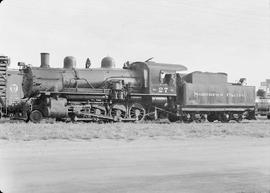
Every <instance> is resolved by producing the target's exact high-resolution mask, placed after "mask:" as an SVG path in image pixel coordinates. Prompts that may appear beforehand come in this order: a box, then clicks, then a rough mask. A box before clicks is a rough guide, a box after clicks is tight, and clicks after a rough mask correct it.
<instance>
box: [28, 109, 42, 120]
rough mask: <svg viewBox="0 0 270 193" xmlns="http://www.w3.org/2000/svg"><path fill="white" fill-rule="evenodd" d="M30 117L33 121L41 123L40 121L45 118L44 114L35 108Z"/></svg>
mask: <svg viewBox="0 0 270 193" xmlns="http://www.w3.org/2000/svg"><path fill="white" fill-rule="evenodd" d="M29 118H30V120H31V121H32V122H33V123H40V121H41V120H42V119H43V115H42V113H41V112H40V111H39V110H33V111H32V112H31V113H30V116H29Z"/></svg>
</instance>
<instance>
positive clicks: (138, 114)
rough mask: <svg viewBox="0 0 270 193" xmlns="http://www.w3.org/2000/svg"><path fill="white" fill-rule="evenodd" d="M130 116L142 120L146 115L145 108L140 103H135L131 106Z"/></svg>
mask: <svg viewBox="0 0 270 193" xmlns="http://www.w3.org/2000/svg"><path fill="white" fill-rule="evenodd" d="M129 116H130V118H132V119H136V121H142V120H143V119H144V117H145V109H144V108H143V106H142V105H141V104H139V103H134V104H132V105H131V106H130V108H129Z"/></svg>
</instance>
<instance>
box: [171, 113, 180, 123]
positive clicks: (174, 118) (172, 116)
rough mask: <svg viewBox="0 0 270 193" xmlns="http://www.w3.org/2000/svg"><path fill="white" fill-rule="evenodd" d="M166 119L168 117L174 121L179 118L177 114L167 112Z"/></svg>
mask: <svg viewBox="0 0 270 193" xmlns="http://www.w3.org/2000/svg"><path fill="white" fill-rule="evenodd" d="M168 119H169V121H170V122H176V121H178V120H179V117H177V116H176V115H174V114H169V115H168Z"/></svg>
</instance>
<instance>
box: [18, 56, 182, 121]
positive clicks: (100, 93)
mask: <svg viewBox="0 0 270 193" xmlns="http://www.w3.org/2000/svg"><path fill="white" fill-rule="evenodd" d="M114 66H115V64H114V61H113V59H112V58H110V57H105V58H104V59H103V60H102V62H101V68H86V69H78V68H76V61H75V59H74V58H73V57H66V58H65V59H64V67H63V68H51V67H50V64H49V54H48V53H42V54H41V66H40V67H31V66H26V65H24V66H23V68H22V72H23V82H22V87H23V92H24V98H28V99H29V104H30V107H31V108H30V110H29V112H28V114H29V119H30V120H31V121H33V122H39V121H40V120H41V119H42V118H43V117H52V118H56V119H71V120H74V121H76V120H93V121H99V120H102V121H120V120H121V121H136V120H143V119H144V117H145V116H146V115H148V114H149V113H153V112H154V109H155V108H156V107H160V108H162V107H164V106H166V107H168V108H169V107H171V108H173V107H174V106H175V104H174V102H175V98H176V72H178V71H183V70H186V69H187V68H186V67H185V66H183V65H175V64H163V63H155V62H152V61H146V62H134V63H131V64H129V63H126V64H125V65H124V67H123V68H122V69H119V68H115V67H114Z"/></svg>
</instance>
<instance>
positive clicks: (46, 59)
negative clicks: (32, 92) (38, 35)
mask: <svg viewBox="0 0 270 193" xmlns="http://www.w3.org/2000/svg"><path fill="white" fill-rule="evenodd" d="M40 59H41V64H40V67H41V68H50V54H49V53H40Z"/></svg>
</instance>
